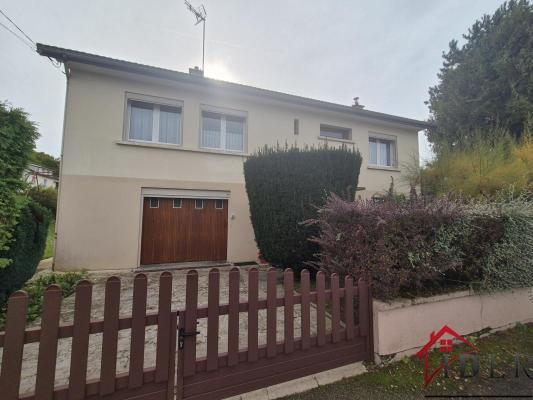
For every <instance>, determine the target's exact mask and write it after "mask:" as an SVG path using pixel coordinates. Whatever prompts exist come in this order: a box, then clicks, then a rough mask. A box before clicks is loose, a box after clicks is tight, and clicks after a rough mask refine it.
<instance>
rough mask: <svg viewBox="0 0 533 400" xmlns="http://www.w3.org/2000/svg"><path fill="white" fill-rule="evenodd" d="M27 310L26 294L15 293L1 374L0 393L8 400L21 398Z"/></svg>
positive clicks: (10, 303) (9, 306)
mask: <svg viewBox="0 0 533 400" xmlns="http://www.w3.org/2000/svg"><path fill="white" fill-rule="evenodd" d="M27 309H28V295H27V294H26V292H23V291H20V290H19V291H17V292H15V293H13V294H12V295H11V297H10V298H9V302H8V305H7V320H6V333H5V339H4V352H3V353H2V372H1V373H0V391H1V392H0V393H2V398H3V399H6V400H16V399H18V397H19V396H18V395H19V388H20V373H21V369H22V353H23V350H24V330H25V328H26V312H27Z"/></svg>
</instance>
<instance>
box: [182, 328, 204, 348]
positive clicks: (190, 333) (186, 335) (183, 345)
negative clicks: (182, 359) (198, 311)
mask: <svg viewBox="0 0 533 400" xmlns="http://www.w3.org/2000/svg"><path fill="white" fill-rule="evenodd" d="M199 334H200V332H199V331H196V332H185V329H184V328H181V329H178V349H180V350H181V349H183V347H185V338H186V337H189V336H196V335H199Z"/></svg>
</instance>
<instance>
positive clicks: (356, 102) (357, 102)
mask: <svg viewBox="0 0 533 400" xmlns="http://www.w3.org/2000/svg"><path fill="white" fill-rule="evenodd" d="M352 107H353V108H359V109H363V108H365V106H364V105H362V104H359V97H354V98H353V104H352Z"/></svg>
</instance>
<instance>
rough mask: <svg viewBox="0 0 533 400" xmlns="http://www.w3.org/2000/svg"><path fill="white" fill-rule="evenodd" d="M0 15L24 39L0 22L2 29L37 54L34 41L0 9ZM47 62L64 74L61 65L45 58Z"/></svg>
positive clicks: (49, 58)
mask: <svg viewBox="0 0 533 400" xmlns="http://www.w3.org/2000/svg"><path fill="white" fill-rule="evenodd" d="M0 14H2V15H3V16H4V17H5V18H6V19H7V20H8V21H9V22H11V24H12V25H13V26H14V27H15V28H17V30H18V31H19V32H20V33H22V34H23V35H24V37H22V36H20V35H19V34H18V33H17V32H15V31H13V30H12V29H11V28H9V27H8V26H6V25H5V24H3V23H2V22H0V26H1V27H3V28H4V29H5V30H7V31H8V32H9V33H11V34H12V35H13V36H15V37H16V38H17V39H19V40H20V41H21V42H22V43H24V45H26V47H28V48H29V49H30V50H31V51H32V52H34V53H37V44H36V43H35V41H34V40H33V39H32V38H31V37H29V36H28V35H27V34H26V32H24V31H23V30H22V28H21V27H19V26H18V25H17V24H16V23H15V22H14V21H13V20H12V19H11V18H9V16H8V15H7V14H6V13H5V12H4V11H3V10H2V9H0ZM24 38H26V39H27V40H29V41H30V43H31V44H30V43H28V41H27V40H26V39H24ZM47 58H48V60H49V61H50V63H51V64H52V65H53V66H54V67H55V68H56V69H57V70H59V71H60V72H61V73H62V74H65V72H63V71H61V63H60V62H58V61H54V60H53V59H52V58H51V57H47Z"/></svg>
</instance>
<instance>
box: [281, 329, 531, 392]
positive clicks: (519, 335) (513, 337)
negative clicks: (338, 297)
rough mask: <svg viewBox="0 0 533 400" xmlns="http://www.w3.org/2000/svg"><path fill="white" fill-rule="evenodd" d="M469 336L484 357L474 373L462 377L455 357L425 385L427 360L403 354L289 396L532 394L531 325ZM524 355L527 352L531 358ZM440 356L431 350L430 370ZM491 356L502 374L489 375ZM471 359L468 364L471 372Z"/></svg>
mask: <svg viewBox="0 0 533 400" xmlns="http://www.w3.org/2000/svg"><path fill="white" fill-rule="evenodd" d="M467 339H468V340H470V342H471V343H473V344H474V345H475V346H476V347H477V349H478V352H477V354H478V356H479V360H480V372H479V374H478V375H477V376H476V377H473V378H461V377H460V374H459V365H458V364H459V363H458V362H456V363H454V364H452V365H451V366H450V371H449V378H445V377H443V376H442V374H439V375H438V377H437V378H436V379H435V380H434V381H433V382H431V384H430V385H429V386H428V387H427V388H424V387H423V383H424V378H423V376H424V375H423V373H424V372H423V371H424V370H423V360H418V359H413V358H405V359H403V360H402V361H399V362H396V363H392V364H389V365H387V366H381V367H380V366H376V365H374V364H371V365H368V366H367V367H368V369H369V372H368V373H365V374H363V375H359V376H356V377H353V378H349V379H343V380H342V381H339V382H336V383H333V384H330V385H325V386H321V387H318V388H316V389H313V390H310V391H308V392H304V393H300V394H296V395H293V396H289V397H286V398H285V399H287V400H288V399H290V400H318V399H346V400H348V399H350V400H356V399H423V398H427V396H447V397H448V396H450V397H449V398H461V397H463V396H469V397H471V396H482V397H481V398H489V397H486V396H490V398H494V397H496V396H501V397H499V398H508V397H510V396H515V397H516V396H522V395H528V396H531V395H533V325H518V326H516V327H515V328H513V329H509V330H507V331H504V332H499V333H495V334H492V335H490V336H487V337H484V338H482V339H480V338H478V337H475V336H472V337H467ZM454 349H455V350H454V354H458V353H460V352H461V351H464V350H465V348H464V347H463V346H454ZM517 354H519V355H520V358H519V359H520V364H519V377H518V378H517V377H515V373H516V364H515V356H516V355H517ZM526 355H529V359H528V358H527V357H526ZM441 357H442V355H441V354H439V353H437V352H432V353H431V355H430V366H431V369H432V370H434V368H435V367H436V366H438V365H439V364H440V362H441ZM491 357H492V359H493V363H494V364H493V365H494V368H493V371H494V376H498V377H499V378H494V377H493V378H491V377H490V358H491ZM470 365H471V364H467V370H466V372H467V373H471V367H470ZM527 374H529V377H528V375H527ZM502 375H504V376H503V377H502ZM463 398H464V397H463Z"/></svg>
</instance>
